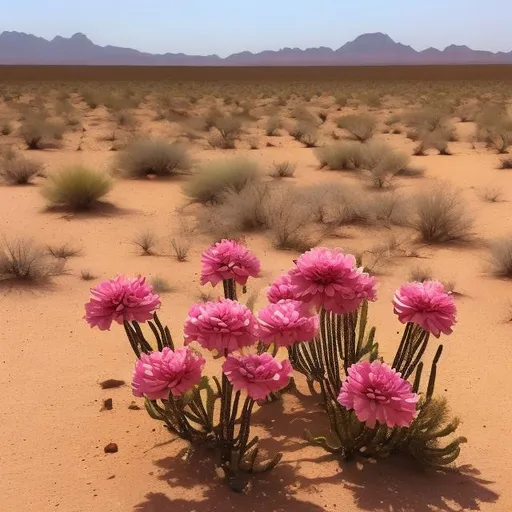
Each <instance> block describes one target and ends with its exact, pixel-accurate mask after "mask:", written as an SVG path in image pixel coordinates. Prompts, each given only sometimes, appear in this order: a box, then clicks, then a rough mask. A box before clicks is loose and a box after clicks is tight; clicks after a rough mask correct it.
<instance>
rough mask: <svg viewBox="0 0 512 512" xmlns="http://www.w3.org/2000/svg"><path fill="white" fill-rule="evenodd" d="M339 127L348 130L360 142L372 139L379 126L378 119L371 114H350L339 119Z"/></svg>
mask: <svg viewBox="0 0 512 512" xmlns="http://www.w3.org/2000/svg"><path fill="white" fill-rule="evenodd" d="M336 123H337V125H338V128H341V129H342V130H346V131H348V132H349V133H350V134H351V135H352V136H354V137H355V138H356V139H357V140H359V141H360V142H365V141H367V140H368V139H371V138H372V137H373V135H374V133H375V129H376V127H377V120H376V119H375V117H373V116H372V115H370V114H348V115H346V116H342V117H340V118H339V119H338V120H337V122H336Z"/></svg>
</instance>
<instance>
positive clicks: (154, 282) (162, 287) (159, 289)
mask: <svg viewBox="0 0 512 512" xmlns="http://www.w3.org/2000/svg"><path fill="white" fill-rule="evenodd" d="M149 282H150V284H151V287H152V288H153V291H154V292H155V293H171V292H172V291H174V288H173V287H172V286H171V285H170V284H169V281H167V279H164V278H163V277H160V276H153V277H151V278H150V280H149Z"/></svg>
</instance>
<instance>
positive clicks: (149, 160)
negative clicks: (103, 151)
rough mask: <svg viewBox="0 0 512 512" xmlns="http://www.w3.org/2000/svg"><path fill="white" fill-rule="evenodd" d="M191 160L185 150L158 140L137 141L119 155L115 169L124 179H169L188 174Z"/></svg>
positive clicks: (182, 147)
mask: <svg viewBox="0 0 512 512" xmlns="http://www.w3.org/2000/svg"><path fill="white" fill-rule="evenodd" d="M191 165H192V162H191V159H190V157H189V155H188V151H187V150H186V148H185V147H184V146H182V145H180V144H171V143H168V142H166V141H164V140H160V139H137V140H134V141H132V142H131V143H130V144H128V146H126V148H125V149H124V150H123V151H121V152H120V153H119V156H118V158H117V162H116V168H117V169H118V171H119V172H120V173H121V175H122V176H124V177H125V178H146V177H147V176H149V175H153V176H158V177H160V178H171V177H175V176H179V175H183V174H190V172H191V171H190V169H191Z"/></svg>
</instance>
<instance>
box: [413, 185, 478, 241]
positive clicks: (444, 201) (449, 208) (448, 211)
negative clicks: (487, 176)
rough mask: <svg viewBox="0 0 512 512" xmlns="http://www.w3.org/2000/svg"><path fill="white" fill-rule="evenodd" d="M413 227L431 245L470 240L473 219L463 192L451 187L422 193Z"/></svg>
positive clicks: (417, 201) (417, 197) (416, 201)
mask: <svg viewBox="0 0 512 512" xmlns="http://www.w3.org/2000/svg"><path fill="white" fill-rule="evenodd" d="M414 203H415V208H416V212H415V214H416V215H415V216H414V218H413V220H412V227H413V228H414V229H416V231H418V233H419V234H420V236H421V238H422V240H423V241H424V242H427V243H443V242H457V241H466V240H468V239H469V238H470V237H471V234H472V229H473V223H474V220H473V217H472V215H471V213H470V211H469V210H468V208H467V206H466V203H465V202H464V198H463V195H462V192H461V191H460V190H458V189H455V188H452V187H451V186H450V185H448V184H444V185H442V186H437V187H433V188H432V189H431V190H426V191H424V192H421V193H419V194H418V195H417V196H416V197H415V200H414Z"/></svg>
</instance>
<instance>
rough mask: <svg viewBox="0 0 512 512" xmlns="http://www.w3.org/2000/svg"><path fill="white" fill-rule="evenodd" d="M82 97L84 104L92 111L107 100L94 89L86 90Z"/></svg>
mask: <svg viewBox="0 0 512 512" xmlns="http://www.w3.org/2000/svg"><path fill="white" fill-rule="evenodd" d="M81 96H82V100H83V101H84V103H85V104H86V105H87V106H88V107H89V108H90V109H92V110H94V109H95V108H98V107H99V106H100V105H102V104H103V102H104V99H105V98H104V96H103V95H102V94H101V92H100V91H96V90H94V89H86V90H84V91H83V92H82V94H81Z"/></svg>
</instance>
